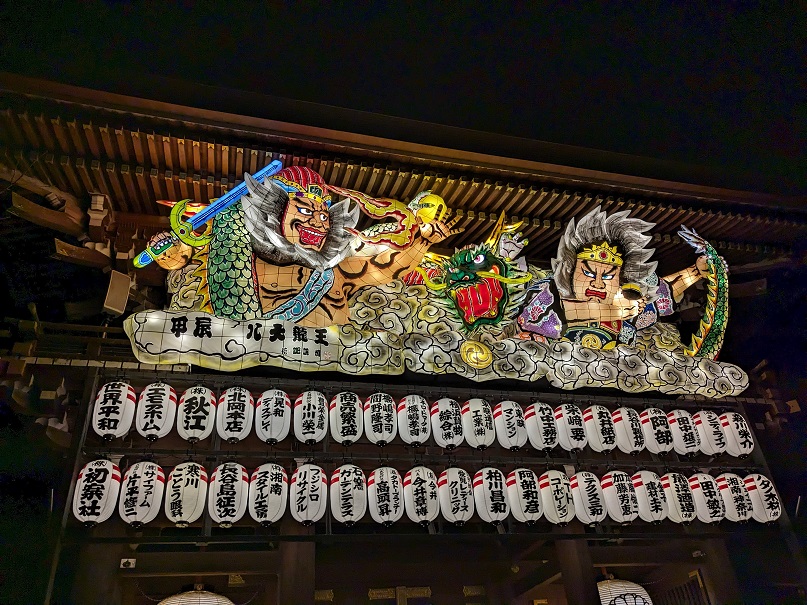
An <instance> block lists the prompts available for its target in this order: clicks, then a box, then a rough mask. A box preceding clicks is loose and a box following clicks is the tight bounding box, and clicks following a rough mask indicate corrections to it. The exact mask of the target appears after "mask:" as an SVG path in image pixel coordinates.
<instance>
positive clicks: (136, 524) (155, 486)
mask: <svg viewBox="0 0 807 605" xmlns="http://www.w3.org/2000/svg"><path fill="white" fill-rule="evenodd" d="M164 495H165V474H164V473H163V469H162V468H160V465H159V464H156V463H154V462H145V461H144V462H136V463H134V464H133V465H132V466H130V467H129V468H128V469H127V471H126V474H125V475H124V476H123V483H122V484H121V494H120V502H119V503H118V514H119V515H120V518H121V519H123V520H124V521H125V522H126V523H128V524H129V525H131V526H132V527H133V528H135V529H137V528H140V527H143V525H145V524H146V523H149V522H150V521H154V519H156V518H157V513H159V512H160V508H161V507H162V504H163V496H164Z"/></svg>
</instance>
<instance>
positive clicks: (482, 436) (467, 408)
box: [462, 397, 496, 450]
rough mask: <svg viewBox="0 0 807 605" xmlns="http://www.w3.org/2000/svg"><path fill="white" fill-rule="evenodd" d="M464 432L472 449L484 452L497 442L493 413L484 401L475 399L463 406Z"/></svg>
mask: <svg viewBox="0 0 807 605" xmlns="http://www.w3.org/2000/svg"><path fill="white" fill-rule="evenodd" d="M462 432H463V433H464V434H465V441H466V443H467V444H468V445H470V446H471V447H472V448H476V449H478V450H484V449H485V448H488V447H490V446H491V445H493V442H494V441H495V440H496V427H495V425H494V424H493V411H492V410H491V409H490V404H489V403H488V402H487V401H485V400H484V399H480V398H478V397H474V398H472V399H469V400H468V401H466V402H465V403H463V404H462Z"/></svg>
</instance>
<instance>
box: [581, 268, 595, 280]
mask: <svg viewBox="0 0 807 605" xmlns="http://www.w3.org/2000/svg"><path fill="white" fill-rule="evenodd" d="M583 275H585V276H586V277H590V278H592V279H594V274H593V273H592V272H591V271H587V270H586V269H583Z"/></svg>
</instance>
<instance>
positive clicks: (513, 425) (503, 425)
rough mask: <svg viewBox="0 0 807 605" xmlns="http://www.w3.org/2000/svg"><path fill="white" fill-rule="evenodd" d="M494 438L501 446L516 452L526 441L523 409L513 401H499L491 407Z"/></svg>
mask: <svg viewBox="0 0 807 605" xmlns="http://www.w3.org/2000/svg"><path fill="white" fill-rule="evenodd" d="M493 424H494V425H495V427H496V439H498V440H499V445H501V446H502V447H503V448H505V449H508V450H511V451H513V452H516V451H518V450H520V449H521V448H522V447H524V444H525V443H527V427H526V425H525V422H524V410H522V409H521V406H520V405H518V404H517V403H516V402H515V401H501V402H499V403H497V404H496V406H495V407H494V408H493Z"/></svg>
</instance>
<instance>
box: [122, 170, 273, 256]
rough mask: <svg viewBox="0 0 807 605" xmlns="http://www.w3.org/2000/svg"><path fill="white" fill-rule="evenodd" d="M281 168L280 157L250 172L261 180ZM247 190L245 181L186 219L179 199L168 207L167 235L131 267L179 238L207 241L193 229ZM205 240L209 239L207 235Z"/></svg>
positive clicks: (143, 252)
mask: <svg viewBox="0 0 807 605" xmlns="http://www.w3.org/2000/svg"><path fill="white" fill-rule="evenodd" d="M282 169H283V164H282V163H281V162H280V160H274V161H273V162H272V163H271V164H269V165H268V166H266V167H265V168H261V169H260V170H259V171H258V172H256V173H255V174H253V175H252V178H253V179H255V180H256V181H258V182H259V183H261V182H263V180H264V179H266V178H268V177H270V176H272V175H273V174H276V173H278V172H280V171H281V170H282ZM246 192H247V184H246V182H242V183H240V184H238V185H236V186H235V187H233V188H232V189H231V190H230V191H228V192H227V193H225V194H224V195H222V196H221V197H220V198H218V199H217V200H216V201H214V202H213V203H211V204H210V205H209V206H208V207H207V208H205V209H204V210H201V211H199V212H197V213H196V214H194V215H193V216H192V217H190V219H188V220H187V221H184V220H182V214H183V213H184V211H185V205H186V203H187V201H188V200H183V201H182V202H179V203H178V204H177V205H176V206H174V207H173V208H172V209H171V236H170V238H168V239H166V240H163V241H162V242H160V243H159V244H157V245H154V246H149V247H148V248H146V249H145V250H143V251H142V252H141V253H140V254H138V255H137V256H136V257H135V258H134V260H133V261H132V262H133V263H134V266H135V267H137V268H138V269H142V268H143V267H146V266H148V265H150V264H151V263H152V262H153V261H155V260H157V258H158V257H159V256H160V255H161V254H163V253H164V252H166V251H167V250H168V249H169V248H171V246H173V245H174V244H175V243H177V242H178V241H184V242H186V243H187V244H189V245H192V246H193V245H196V246H198V245H200V244H202V243H206V241H207V240H206V239H205V238H204V236H197V235H194V233H193V232H194V231H195V230H196V229H198V228H199V227H201V226H202V225H204V224H205V223H207V222H208V221H210V220H211V219H212V218H213V217H214V216H216V215H217V214H219V213H220V212H223V211H224V210H226V209H227V208H229V207H230V206H232V205H233V204H235V203H236V202H237V201H238V200H240V199H241V196H243V195H244V194H245V193H246ZM207 239H208V240H209V238H207Z"/></svg>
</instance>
